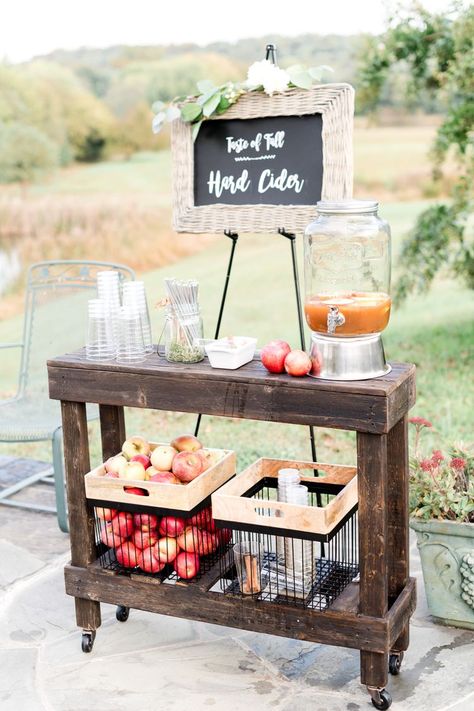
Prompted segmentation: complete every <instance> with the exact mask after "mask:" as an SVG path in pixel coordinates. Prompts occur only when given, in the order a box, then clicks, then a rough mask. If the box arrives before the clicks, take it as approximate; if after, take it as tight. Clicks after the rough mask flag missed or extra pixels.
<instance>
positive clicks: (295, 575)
mask: <svg viewBox="0 0 474 711" xmlns="http://www.w3.org/2000/svg"><path fill="white" fill-rule="evenodd" d="M286 495H287V499H286V500H287V502H288V503H289V504H297V505H299V506H308V505H309V504H308V487H307V486H302V485H301V484H300V485H293V486H291V485H290V486H289V487H288V489H287V492H286ZM314 548H315V546H314V544H313V542H312V541H309V540H305V539H301V540H300V539H297V538H287V539H286V540H285V565H286V568H287V571H288V580H291V581H294V590H289V592H294V594H295V596H296V597H304V596H305V595H306V594H307V593H308V592H309V591H310V590H311V587H312V585H313V582H314V570H315V567H314V566H315V562H314V556H315V550H314Z"/></svg>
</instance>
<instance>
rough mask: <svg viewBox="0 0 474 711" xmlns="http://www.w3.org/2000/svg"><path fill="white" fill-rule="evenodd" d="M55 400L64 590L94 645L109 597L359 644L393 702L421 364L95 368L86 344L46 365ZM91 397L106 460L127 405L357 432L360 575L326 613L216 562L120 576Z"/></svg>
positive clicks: (366, 670)
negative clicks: (89, 413)
mask: <svg viewBox="0 0 474 711" xmlns="http://www.w3.org/2000/svg"><path fill="white" fill-rule="evenodd" d="M48 372H49V387H50V396H51V397H52V398H54V399H57V400H61V406H62V418H63V427H64V456H65V464H66V474H67V482H68V503H69V522H70V530H71V563H70V564H69V565H67V566H66V569H65V578H66V592H67V593H68V594H69V595H72V596H74V598H75V603H76V619H77V624H78V626H79V627H81V628H82V629H83V635H85V637H86V641H87V639H88V641H89V643H90V646H92V643H93V640H94V637H95V631H96V629H97V628H98V627H99V626H100V623H101V617H100V603H101V602H106V603H112V604H116V605H119V606H121V607H120V609H121V610H122V618H123V619H125V618H126V617H127V615H128V609H127V608H137V609H142V610H149V611H151V612H158V613H161V614H164V615H172V616H178V617H184V618H189V619H194V620H201V621H204V622H210V623H213V624H221V625H232V626H234V627H239V628H242V629H247V630H254V631H258V632H266V633H269V634H274V635H281V636H284V637H292V638H297V639H304V640H309V641H312V642H319V643H325V644H332V645H339V646H344V647H351V648H355V649H359V650H360V657H361V682H362V683H363V684H365V685H366V686H367V688H368V691H369V693H370V695H371V697H372V702H373V704H374V706H376V708H381V709H384V708H388V707H389V706H390V703H391V698H390V695H389V693H388V692H387V690H386V689H385V686H386V684H387V678H388V671H390V672H391V673H395V674H396V673H398V671H399V668H400V663H401V658H402V656H403V651H404V650H406V649H407V647H408V637H409V619H410V615H411V614H412V612H413V610H414V607H415V600H416V590H415V581H414V580H413V579H412V578H410V577H409V563H408V553H409V552H408V437H407V413H408V410H409V409H410V407H411V406H412V405H413V404H414V402H415V368H414V366H412V365H406V364H396V363H395V364H392V371H391V373H389V374H388V375H386V376H384V377H382V378H377V379H374V380H369V381H359V382H329V381H321V380H315V379H312V378H301V379H298V378H291V377H289V376H286V375H270V374H268V373H267V372H266V371H265V370H264V368H263V367H262V365H261V363H260V362H259V361H257V360H254V361H252V362H251V363H249V364H248V365H246V366H244V367H242V368H240V369H239V370H237V371H223V370H213V369H211V368H210V367H209V365H208V363H207V361H204V362H202V363H198V364H195V365H181V364H179V365H177V364H171V363H167V362H166V361H164V359H162V358H159V357H158V356H157V355H156V354H154V355H151V356H149V357H148V359H147V361H146V362H145V363H143V364H141V365H138V366H136V365H135V366H124V365H117V364H116V363H112V362H111V363H110V364H108V363H106V364H104V363H100V364H94V363H91V362H88V361H86V360H85V358H84V354H83V352H82V351H80V352H77V353H72V354H68V355H65V356H62V357H58V358H55V359H53V360H51V361H49V363H48ZM85 403H98V404H99V408H100V424H101V433H102V447H103V456H104V458H106V457H109V456H112V455H113V454H115V453H116V452H117V451H119V450H120V448H121V444H122V442H123V441H124V439H125V420H124V409H123V408H124V407H143V408H151V409H158V410H170V411H178V412H195V413H198V412H201V413H205V414H209V415H219V416H224V417H237V418H247V419H253V420H268V421H272V422H287V423H294V424H304V425H315V426H324V427H330V428H339V429H345V430H352V431H356V432H357V466H358V494H359V558H360V582H358V583H351V584H350V585H349V586H348V587H347V588H346V589H345V590H344V592H343V593H342V594H341V595H340V596H339V597H338V598H337V599H336V601H335V602H334V603H333V604H332V606H331V607H330V608H329V609H328V610H326V611H322V612H319V611H316V610H302V609H301V608H292V607H289V606H286V607H285V606H282V605H277V604H273V603H272V602H265V603H263V604H259V602H258V600H254V599H252V598H249V599H244V600H241V599H237V600H236V599H234V598H232V597H229V596H226V595H222V594H219V593H218V592H213V591H210V588H212V587H213V585H214V584H215V582H216V580H217V579H218V577H219V566H218V565H216V566H215V567H214V568H212V569H211V570H210V571H209V572H207V573H206V574H205V575H204V576H203V577H201V578H200V579H199V580H196V581H195V582H192V581H190V582H189V583H188V584H184V585H163V584H160V581H159V580H154V579H153V578H144V577H139V576H134V575H133V574H132V575H131V576H120V575H116V574H114V573H112V572H110V571H107V570H103V569H102V568H101V567H100V566H99V564H98V561H97V553H96V543H95V535H94V515H93V510H92V507H91V506H90V505H88V502H87V499H86V496H85V486H84V475H85V474H86V473H87V472H88V471H89V470H90V468H91V467H90V461H89V442H88V431H87V420H86V405H85Z"/></svg>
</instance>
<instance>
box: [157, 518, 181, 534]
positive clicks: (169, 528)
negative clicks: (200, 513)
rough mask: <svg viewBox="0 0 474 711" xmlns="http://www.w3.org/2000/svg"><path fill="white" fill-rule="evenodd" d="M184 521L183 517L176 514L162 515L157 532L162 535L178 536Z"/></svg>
mask: <svg viewBox="0 0 474 711" xmlns="http://www.w3.org/2000/svg"><path fill="white" fill-rule="evenodd" d="M185 527H186V522H185V520H184V518H178V517H177V516H163V518H162V519H161V522H160V526H159V529H158V530H159V532H160V534H161V535H162V536H173V537H176V536H179V535H180V534H181V533H182V532H183V531H184V529H185Z"/></svg>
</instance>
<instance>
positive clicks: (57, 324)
mask: <svg viewBox="0 0 474 711" xmlns="http://www.w3.org/2000/svg"><path fill="white" fill-rule="evenodd" d="M106 269H114V270H116V271H118V272H119V274H120V278H121V280H128V279H135V274H134V272H133V270H132V269H130V268H129V267H126V266H124V265H121V264H112V263H110V262H91V261H76V260H63V261H48V262H38V263H36V264H33V265H32V266H31V267H30V269H29V271H28V280H27V290H26V300H25V315H24V325H23V341H22V342H21V343H6V344H0V349H4V348H21V351H22V353H21V363H20V373H19V382H18V388H17V393H16V395H15V396H14V397H12V398H9V399H8V400H0V442H25V443H26V442H39V441H45V440H51V442H52V451H53V465H52V467H48V469H47V470H43V471H40V472H37V473H35V474H33V475H31V476H27V477H25V478H23V479H22V480H20V481H18V482H17V483H15V484H13V485H12V486H9V487H7V488H5V489H3V490H0V504H3V505H5V506H14V507H17V508H24V509H32V510H35V511H46V512H50V513H56V514H57V517H58V524H59V527H60V529H61V530H62V531H64V532H67V531H68V520H67V511H66V497H65V482H64V461H63V452H62V425H61V409H60V404H59V402H57V401H54V400H50V399H49V395H48V380H47V370H46V361H47V359H48V358H51V357H53V356H55V355H58V354H61V353H67V352H70V351H73V350H76V349H78V348H80V347H81V346H83V345H84V343H85V338H86V323H87V300H88V299H90V298H94V296H95V293H96V275H97V272H98V271H101V270H106ZM96 416H97V408H94V409H89V410H88V419H93V418H95V417H96ZM52 474H54V478H53V477H52V476H51V475H52ZM38 481H45V482H48V483H54V486H55V493H56V508H53V507H48V506H43V505H41V504H36V503H29V502H26V501H16V500H13V499H11V498H10V497H11V496H12V495H13V494H16V493H17V492H18V491H20V490H22V489H24V488H25V487H28V486H30V485H31V484H34V483H35V482H38Z"/></svg>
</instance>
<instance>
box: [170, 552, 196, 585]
mask: <svg viewBox="0 0 474 711" xmlns="http://www.w3.org/2000/svg"><path fill="white" fill-rule="evenodd" d="M199 568H200V564H199V556H197V555H194V553H186V552H184V551H183V553H179V554H178V555H177V556H176V558H175V560H174V569H175V570H176V573H177V574H178V577H180V578H183V579H184V580H190V579H191V578H194V577H196V575H197V574H198V573H199Z"/></svg>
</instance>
